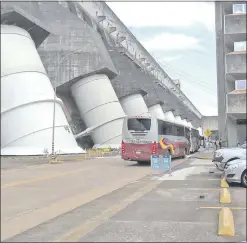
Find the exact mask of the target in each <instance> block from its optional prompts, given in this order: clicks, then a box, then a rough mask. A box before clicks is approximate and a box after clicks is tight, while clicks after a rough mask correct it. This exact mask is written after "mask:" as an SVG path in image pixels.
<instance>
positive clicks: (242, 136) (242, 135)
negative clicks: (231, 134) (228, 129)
mask: <svg viewBox="0 0 247 243" xmlns="http://www.w3.org/2000/svg"><path fill="white" fill-rule="evenodd" d="M237 131H238V141H239V143H240V144H241V145H242V144H243V143H244V142H245V141H246V124H241V125H237Z"/></svg>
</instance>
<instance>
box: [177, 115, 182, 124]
mask: <svg viewBox="0 0 247 243" xmlns="http://www.w3.org/2000/svg"><path fill="white" fill-rule="evenodd" d="M175 123H177V124H179V125H183V123H182V118H181V116H175Z"/></svg>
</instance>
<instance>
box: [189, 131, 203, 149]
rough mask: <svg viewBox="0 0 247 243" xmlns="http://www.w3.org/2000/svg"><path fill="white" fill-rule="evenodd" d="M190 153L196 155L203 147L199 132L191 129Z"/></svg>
mask: <svg viewBox="0 0 247 243" xmlns="http://www.w3.org/2000/svg"><path fill="white" fill-rule="evenodd" d="M190 134H191V137H190V152H191V153H195V152H197V151H198V150H199V148H200V146H201V141H200V138H201V136H200V134H199V131H198V130H197V129H195V128H191V130H190Z"/></svg>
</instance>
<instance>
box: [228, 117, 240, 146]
mask: <svg viewBox="0 0 247 243" xmlns="http://www.w3.org/2000/svg"><path fill="white" fill-rule="evenodd" d="M227 138H228V139H227V140H228V141H227V143H228V147H236V146H237V143H238V130H237V123H236V121H235V120H233V119H231V118H228V119H227Z"/></svg>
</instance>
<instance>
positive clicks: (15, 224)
mask: <svg viewBox="0 0 247 243" xmlns="http://www.w3.org/2000/svg"><path fill="white" fill-rule="evenodd" d="M173 165H174V166H175V165H176V167H175V168H174V169H173V175H172V176H171V177H170V176H169V175H168V174H165V175H163V174H154V173H153V172H152V171H151V169H150V168H149V167H148V166H139V165H137V164H136V163H134V162H128V163H126V162H123V161H122V160H121V159H119V158H117V157H116V158H107V159H97V160H90V161H81V162H71V163H70V162H65V163H64V164H59V165H47V164H44V165H38V166H36V167H27V168H23V169H13V168H12V169H9V170H6V171H3V172H2V186H1V190H2V205H1V206H2V211H1V212H2V215H1V221H2V222H1V223H2V240H5V241H9V242H11V241H12V242H13V241H19V242H20V241H32V242H38V241H60V242H61V241H70V242H71V241H81V242H92V241H101V242H103V241H104V242H107V241H109V242H110V241H118V242H121V241H122V242H125V241H138V242H140V241H164V242H168V241H170V242H171V241H174V242H175V241H183V242H186V241H187V242H188V241H194V242H196V241H204V242H205V241H209V242H211V241H216V242H226V241H235V242H236V241H245V240H246V233H245V229H246V211H245V210H244V207H246V190H245V189H243V188H240V187H233V188H231V189H230V190H231V195H232V206H233V207H234V208H235V210H234V218H235V224H236V236H235V237H231V238H224V237H218V236H217V223H218V222H217V221H218V212H219V210H220V207H221V206H222V205H220V204H219V191H220V186H219V185H220V176H221V175H220V173H218V172H215V173H209V171H210V170H212V169H211V167H212V163H211V162H210V161H207V160H199V159H189V160H187V161H185V162H184V161H183V160H174V161H173Z"/></svg>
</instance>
